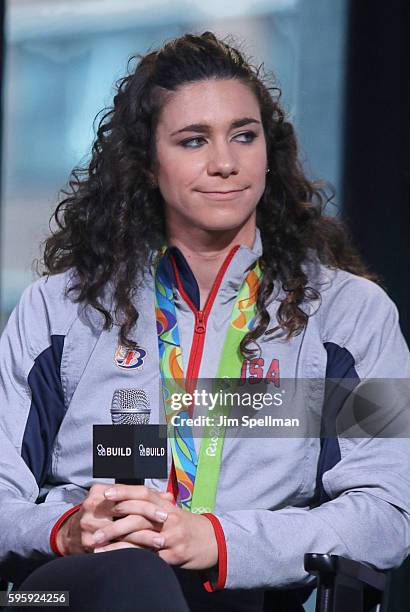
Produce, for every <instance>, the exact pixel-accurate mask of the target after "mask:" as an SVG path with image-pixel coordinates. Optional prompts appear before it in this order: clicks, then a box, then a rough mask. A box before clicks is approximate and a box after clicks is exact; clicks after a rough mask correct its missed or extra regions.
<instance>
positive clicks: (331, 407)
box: [317, 342, 360, 504]
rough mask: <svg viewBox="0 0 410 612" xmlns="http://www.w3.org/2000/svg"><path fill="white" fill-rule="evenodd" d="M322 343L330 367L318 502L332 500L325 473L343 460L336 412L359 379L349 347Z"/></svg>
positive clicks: (327, 367)
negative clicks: (327, 489) (324, 477)
mask: <svg viewBox="0 0 410 612" xmlns="http://www.w3.org/2000/svg"><path fill="white" fill-rule="evenodd" d="M323 346H324V347H325V349H326V352H327V366H326V388H325V401H324V404H323V422H322V431H321V438H322V441H321V451H320V459H319V464H318V480H317V486H318V496H319V504H323V503H325V502H327V501H329V497H328V495H327V493H326V491H325V490H324V488H323V483H322V477H323V474H324V473H325V472H327V471H328V470H330V469H331V468H332V467H334V466H335V465H336V463H338V461H340V448H339V442H338V439H337V436H336V418H337V415H338V414H339V411H340V410H341V408H342V406H343V404H344V402H345V401H346V399H347V397H348V396H349V395H350V393H351V392H352V391H353V389H354V388H355V387H356V386H357V385H358V384H359V382H360V378H359V376H358V374H357V372H356V370H355V361H354V358H353V356H352V354H351V353H350V352H349V351H348V350H347V349H345V348H342V347H341V346H339V345H338V344H335V343H334V342H325V343H324V345H323Z"/></svg>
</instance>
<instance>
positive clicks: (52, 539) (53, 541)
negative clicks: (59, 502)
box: [50, 504, 81, 557]
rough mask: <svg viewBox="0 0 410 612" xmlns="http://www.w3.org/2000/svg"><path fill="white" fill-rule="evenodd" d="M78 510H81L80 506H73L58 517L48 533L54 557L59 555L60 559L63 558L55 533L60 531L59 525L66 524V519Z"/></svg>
mask: <svg viewBox="0 0 410 612" xmlns="http://www.w3.org/2000/svg"><path fill="white" fill-rule="evenodd" d="M80 508H81V504H78V505H77V506H73V507H72V508H70V509H69V510H67V512H64V514H63V515H61V516H60V518H59V519H58V521H57V522H56V523H55V525H54V527H53V528H52V530H51V533H50V546H51V550H52V551H53V553H55V554H56V555H59V556H60V557H62V556H63V553H62V552H61V551H60V550H59V548H58V546H57V532H58V530H59V529H60V527H61V525H62V524H63V523H65V522H66V520H67V519H68V517H70V516H71V515H72V514H74V512H77V511H78V510H79V509H80Z"/></svg>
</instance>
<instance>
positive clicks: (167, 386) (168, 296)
mask: <svg viewBox="0 0 410 612" xmlns="http://www.w3.org/2000/svg"><path fill="white" fill-rule="evenodd" d="M163 254H164V250H163V251H162V255H163ZM261 278H262V271H261V268H260V266H259V263H258V262H257V263H256V265H255V267H254V268H253V269H252V270H251V271H250V272H249V273H248V275H247V276H246V278H245V280H244V282H243V283H242V286H241V288H240V289H239V292H238V296H237V299H236V301H235V305H234V307H233V310H232V315H231V320H230V323H229V327H228V330H227V333H226V337H225V341H224V345H223V349H222V353H221V357H220V362H219V366H218V371H217V376H216V380H218V379H222V378H224V379H227V382H228V381H229V379H233V381H232V382H233V383H234V381H235V379H238V378H239V377H240V372H241V368H242V356H241V354H240V351H239V345H240V342H241V340H242V338H243V337H244V336H245V334H247V333H248V331H250V330H251V329H252V327H253V325H254V322H255V318H256V296H257V291H258V288H259V284H260V280H261ZM155 312H156V321H157V333H158V347H159V358H160V372H161V380H162V390H163V398H164V407H165V414H166V419H167V423H168V433H169V438H170V444H171V450H172V457H173V461H174V466H175V473H176V478H177V482H178V499H177V503H178V505H180V506H181V507H183V508H185V509H186V510H190V511H191V512H212V510H213V508H214V505H215V498H216V490H217V485H218V480H219V473H220V469H221V461H222V449H223V443H224V439H225V427H220V428H219V431H218V432H217V435H216V432H215V428H214V427H213V428H206V430H205V433H204V436H203V438H202V442H201V449H200V453H199V457H198V456H197V453H196V449H195V445H194V440H193V435H192V428H191V427H190V426H188V425H187V423H186V419H187V418H190V416H191V415H190V414H189V406H184V407H182V408H181V409H180V410H179V411H175V410H174V409H173V407H172V398H173V396H174V397H175V395H174V394H176V393H177V394H178V395H179V396H180V395H181V394H183V393H185V392H186V387H185V380H184V371H183V363H182V352H181V342H180V337H179V331H178V323H177V316H176V309H175V304H174V297H173V288H172V284H171V283H170V282H169V280H168V278H167V276H166V274H165V271H164V269H163V266H161V265H160V260H159V262H157V265H156V272H155ZM188 382H189V381H188ZM228 386H229V383H228ZM228 390H229V391H231V390H232V389H228ZM190 392H192V390H191V389H190ZM225 412H226V407H224V406H216V407H215V409H214V410H213V416H214V418H215V420H216V419H217V418H218V417H219V415H220V414H224V413H225ZM176 414H178V425H175V424H173V423H172V421H171V419H172V417H173V416H174V415H176ZM216 439H217V442H215V440H216ZM210 440H212V443H213V445H214V446H213V449H214V451H213V453H212V456H211V455H210V454H209V453H207V452H206V449H207V447H208V444H209V442H210Z"/></svg>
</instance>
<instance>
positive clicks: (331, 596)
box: [304, 553, 387, 612]
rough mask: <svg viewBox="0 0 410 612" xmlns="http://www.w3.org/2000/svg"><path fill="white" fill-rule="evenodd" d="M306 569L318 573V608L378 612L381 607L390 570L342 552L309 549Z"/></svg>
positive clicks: (320, 610) (329, 611)
mask: <svg viewBox="0 0 410 612" xmlns="http://www.w3.org/2000/svg"><path fill="white" fill-rule="evenodd" d="M304 566H305V570H306V571H307V572H309V573H311V574H313V575H315V576H316V577H317V597H316V612H345V611H346V610H350V611H351V612H356V611H360V612H375V611H376V610H379V609H380V604H381V602H382V600H383V594H384V590H385V588H386V582H387V580H386V574H385V573H384V572H381V571H379V570H375V569H373V568H372V567H370V566H369V565H366V564H365V563H359V562H358V561H352V560H351V559H346V557H340V556H338V555H328V554H318V553H307V554H305V557H304Z"/></svg>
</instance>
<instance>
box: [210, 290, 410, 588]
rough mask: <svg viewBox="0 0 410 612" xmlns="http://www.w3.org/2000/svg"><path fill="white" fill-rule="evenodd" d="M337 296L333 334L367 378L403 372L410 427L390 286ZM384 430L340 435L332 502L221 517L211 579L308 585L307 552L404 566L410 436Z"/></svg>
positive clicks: (404, 362)
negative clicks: (215, 572) (214, 573)
mask: <svg viewBox="0 0 410 612" xmlns="http://www.w3.org/2000/svg"><path fill="white" fill-rule="evenodd" d="M337 299H338V301H339V304H338V308H337V309H336V308H335V304H333V305H332V304H330V305H329V308H330V310H329V312H330V313H331V312H333V313H335V314H336V313H337V316H338V321H337V323H335V324H333V323H332V322H331V316H332V315H331V314H330V315H329V316H327V315H326V314H325V320H326V323H325V326H326V329H325V330H324V336H325V338H324V340H325V341H326V340H332V341H335V342H338V343H339V344H340V345H341V346H344V347H346V348H347V349H348V350H349V351H350V352H351V353H352V354H354V355H355V359H356V363H357V371H358V373H359V376H360V379H361V381H364V380H367V379H370V378H375V379H376V378H377V379H379V378H383V379H385V380H387V379H389V381H388V382H389V383H390V384H393V383H394V379H401V381H397V382H398V383H403V387H400V389H401V390H402V391H401V392H400V393H401V395H400V393H399V395H400V397H399V401H400V402H401V404H402V406H401V408H402V410H401V417H402V418H403V411H404V417H405V422H406V423H407V429H408V427H409V425H408V422H409V420H410V419H409V405H408V402H409V394H408V393H407V394H406V393H405V392H404V393H403V389H406V387H407V390H408V380H409V379H410V358H409V352H408V349H407V347H406V344H405V342H404V339H403V337H402V335H401V332H400V328H399V324H398V315H397V309H396V307H395V306H394V304H393V303H392V302H391V300H390V299H389V298H388V297H387V295H386V294H385V293H384V291H382V290H381V289H380V288H379V287H377V286H376V285H374V284H373V283H370V281H364V280H361V282H360V283H358V287H357V289H355V288H353V289H349V291H346V290H344V291H342V292H341V294H340V295H339V296H338V298H337ZM333 330H334V332H333ZM392 388H393V389H394V384H393V387H392ZM385 399H386V398H384V400H383V401H385ZM387 401H388V400H387ZM392 401H393V400H392ZM394 401H397V398H396V399H395V400H394ZM389 409H390V406H387V410H389ZM399 412H400V411H399ZM380 433H381V432H380V431H378V434H377V435H374V436H373V437H372V436H371V435H369V436H367V437H346V438H339V445H340V451H341V460H340V461H339V462H338V463H337V464H336V465H335V466H334V467H333V468H332V469H330V470H328V471H327V472H325V474H324V476H323V485H324V488H325V491H326V493H327V495H328V497H329V498H330V501H328V502H327V503H324V504H322V505H321V506H318V507H314V508H311V509H302V508H295V507H284V508H281V509H278V510H272V511H270V510H264V509H260V510H259V509H258V510H254V509H252V510H235V511H230V512H226V513H224V512H221V513H218V514H217V515H215V516H213V519H212V523H213V525H214V530H215V534H216V538H217V542H218V549H219V567H218V576H217V577H214V578H215V579H214V580H212V581H211V583H208V584H207V585H206V588H208V590H209V589H210V588H213V589H218V588H223V587H225V588H232V589H233V588H246V589H249V588H261V587H290V586H295V585H296V584H298V585H302V584H307V583H308V582H309V581H310V580H311V577H309V575H308V574H307V573H306V572H305V571H304V568H303V556H304V554H305V553H307V552H316V553H331V554H338V555H344V556H346V557H348V558H351V559H355V560H357V561H361V562H365V563H369V564H371V565H373V566H375V567H377V568H379V569H388V568H391V567H395V566H398V565H400V564H401V562H402V561H403V560H404V559H405V557H406V556H407V555H408V554H409V552H410V439H409V438H408V437H407V438H406V437H399V436H396V437H395V438H392V437H391V438H388V437H382V435H380ZM407 435H409V434H408V433H407ZM208 518H209V519H210V520H211V517H209V516H208Z"/></svg>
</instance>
